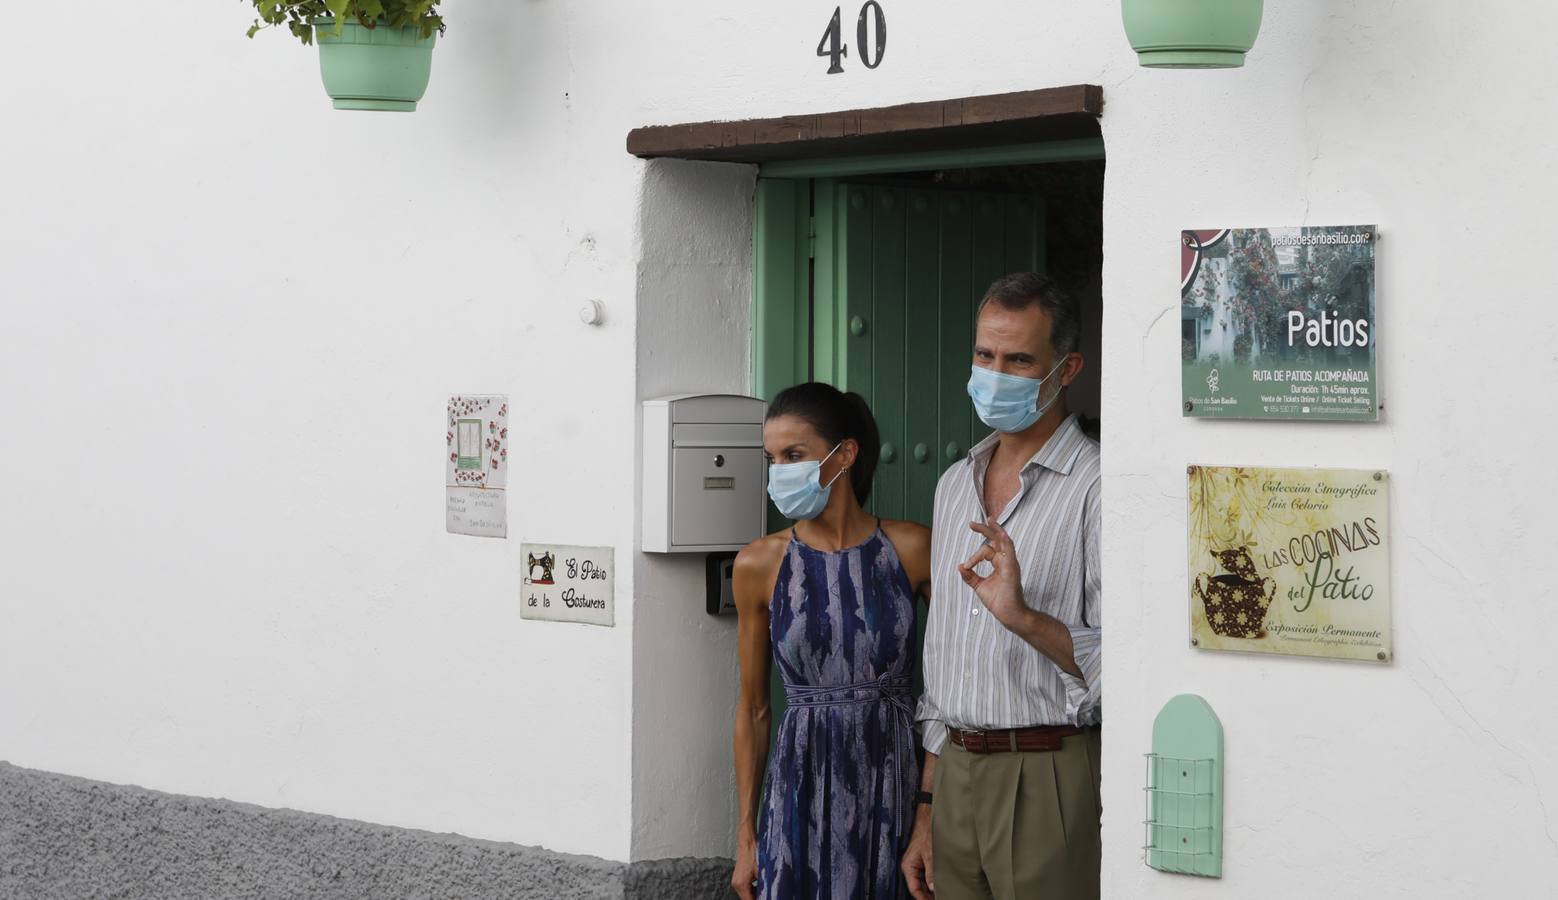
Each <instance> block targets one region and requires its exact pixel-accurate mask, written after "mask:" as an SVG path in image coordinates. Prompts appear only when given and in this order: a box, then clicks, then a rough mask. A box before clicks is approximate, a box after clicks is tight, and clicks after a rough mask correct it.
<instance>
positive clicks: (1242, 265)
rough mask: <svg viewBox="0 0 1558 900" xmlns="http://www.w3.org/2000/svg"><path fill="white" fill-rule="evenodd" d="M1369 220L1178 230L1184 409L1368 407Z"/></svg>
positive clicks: (1292, 412) (1362, 414)
mask: <svg viewBox="0 0 1558 900" xmlns="http://www.w3.org/2000/svg"><path fill="white" fill-rule="evenodd" d="M1377 236H1378V232H1377V229H1376V228H1375V226H1373V225H1346V226H1338V227H1317V226H1305V227H1295V228H1224V229H1209V230H1198V231H1183V232H1180V246H1179V298H1180V302H1179V310H1180V359H1181V374H1182V384H1183V402H1184V414H1185V415H1186V416H1190V417H1206V418H1230V419H1306V420H1319V421H1337V422H1360V421H1368V422H1372V421H1375V420H1376V419H1378V418H1379V383H1378V380H1377V379H1376V377H1375V347H1376V346H1377V344H1378V343H1379V328H1378V322H1377V321H1376V319H1375V316H1374V244H1375V240H1376V238H1377Z"/></svg>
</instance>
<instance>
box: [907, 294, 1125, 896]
mask: <svg viewBox="0 0 1558 900" xmlns="http://www.w3.org/2000/svg"><path fill="white" fill-rule="evenodd" d="M1080 330H1081V328H1080V311H1079V309H1078V305H1077V302H1076V300H1075V299H1073V298H1072V297H1071V296H1070V295H1069V294H1067V293H1066V292H1064V291H1062V290H1061V289H1060V288H1059V287H1058V286H1057V285H1056V284H1055V283H1054V282H1053V281H1051V280H1050V279H1049V278H1046V277H1044V276H1042V275H1036V274H1032V273H1022V274H1016V275H1008V276H1006V277H1004V278H1002V279H1000V280H999V281H997V282H996V283H995V284H993V285H991V286H990V290H989V291H988V292H987V293H986V294H985V297H984V299H983V300H982V301H981V302H980V306H979V313H978V319H977V325H976V328H975V337H974V365H973V373H972V377H971V378H970V379H969V382H968V392H969V395H970V396H971V397H972V398H973V401H974V408H975V410H976V411H977V412H978V414H979V418H980V419H981V420H982V421H983V422H984V423H985V424H986V425H988V426H990V427H991V428H993V429H995V434H992V435H990V437H988V438H986V439H985V440H983V441H981V442H979V443H978V444H977V445H975V446H974V448H973V449H972V450H970V451H969V453H968V456H967V457H966V458H964V459H962V460H960V461H959V462H957V463H956V464H954V465H953V466H952V467H951V468H949V469H948V470H947V471H946V473H945V474H943V475H942V476H941V481H940V482H939V483H938V484H937V485H936V505H935V519H934V523H933V527H932V537H931V542H932V543H931V578H932V592H931V597H932V600H931V604H930V620H929V623H928V624H927V627H926V633H925V655H924V665H925V695H924V697H923V698H922V699H921V701H920V708H919V714H918V718H919V720H920V721H921V723H922V730H923V734H924V744H925V750H926V755H925V768H924V771H923V773H922V777H921V790H920V793H919V794H918V796H917V797H916V813H915V825H914V832H913V836H912V837H911V838H910V841H909V846H908V849H907V850H906V852H905V854H904V860H903V871H904V876H905V877H906V878H907V879H908V881H909V887H910V890H911V892H912V893H913V894H914V896H915V897H916V898H919V900H930V898H931V897H934V898H935V900H972V898H991V897H993V898H996V900H1035V898H1051V897H1053V898H1057V900H1059V898H1064V900H1084V898H1096V897H1097V896H1098V867H1099V857H1100V849H1099V802H1100V801H1099V790H1098V789H1099V780H1098V773H1099V750H1100V743H1099V723H1100V721H1101V716H1100V700H1101V690H1100V687H1101V685H1100V683H1099V673H1100V668H1101V663H1102V658H1101V655H1100V648H1099V638H1100V628H1099V625H1100V619H1099V613H1100V609H1099V606H1100V597H1099V572H1098V568H1099V546H1098V535H1099V497H1098V492H1099V461H1098V445H1097V444H1096V443H1094V442H1093V441H1092V440H1091V439H1089V438H1088V437H1086V436H1085V435H1084V434H1083V433H1082V429H1081V427H1080V425H1079V424H1078V422H1077V419H1076V417H1075V416H1068V415H1067V414H1066V410H1065V404H1064V403H1063V402H1062V395H1063V394H1064V392H1065V388H1066V386H1067V385H1069V384H1070V383H1071V382H1072V381H1073V380H1074V379H1075V378H1076V377H1077V373H1078V372H1080V371H1081V370H1082V364H1083V360H1082V355H1081V353H1080V352H1078V348H1079V347H1080Z"/></svg>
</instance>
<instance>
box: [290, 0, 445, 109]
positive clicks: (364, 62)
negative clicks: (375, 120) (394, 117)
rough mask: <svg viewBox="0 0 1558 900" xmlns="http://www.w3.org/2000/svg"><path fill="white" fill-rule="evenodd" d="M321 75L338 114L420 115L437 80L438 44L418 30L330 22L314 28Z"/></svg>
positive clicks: (320, 22)
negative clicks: (435, 59)
mask: <svg viewBox="0 0 1558 900" xmlns="http://www.w3.org/2000/svg"><path fill="white" fill-rule="evenodd" d="M314 30H315V39H316V40H317V41H318V42H319V74H320V76H322V77H323V78H324V81H325V93H327V94H329V95H330V99H331V100H333V101H335V108H336V109H373V110H388V111H392V112H414V111H415V110H416V108H417V101H418V100H421V99H422V95H423V94H425V93H427V82H428V80H429V79H430V78H431V77H432V74H433V43H434V42H435V41H437V40H438V35H437V34H430V35H428V36H427V37H425V38H424V37H422V35H421V33H420V31H419V30H418V29H416V28H391V27H390V26H389V25H387V24H382V23H381V24H379V25H377V26H375V27H373V28H368V27H365V26H363V25H359V24H358V23H356V22H345V23H343V24H342V27H341V29H340V33H339V34H338V33H337V32H336V27H335V23H334V22H333V21H330V20H329V19H326V20H323V21H316V22H315V23H314Z"/></svg>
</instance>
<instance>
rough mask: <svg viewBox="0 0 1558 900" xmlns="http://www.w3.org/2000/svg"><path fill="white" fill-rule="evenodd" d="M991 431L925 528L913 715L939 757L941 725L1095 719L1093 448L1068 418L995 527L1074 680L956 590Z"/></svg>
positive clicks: (960, 465) (1030, 465) (976, 514)
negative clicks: (922, 622)
mask: <svg viewBox="0 0 1558 900" xmlns="http://www.w3.org/2000/svg"><path fill="white" fill-rule="evenodd" d="M999 439H1000V435H999V434H992V435H990V437H988V438H986V439H985V440H983V441H980V442H979V443H978V444H977V445H975V446H974V448H973V449H972V450H970V451H969V453H968V456H967V457H965V458H964V459H962V460H960V461H958V462H957V463H956V464H955V465H953V466H952V467H951V468H949V469H947V471H946V472H945V473H944V474H943V475H942V476H941V481H940V482H938V483H937V485H936V507H935V519H934V522H933V524H932V529H931V603H930V620H929V622H928V623H927V625H926V630H925V654H924V664H925V695H924V696H923V697H922V698H921V699H920V707H919V713H918V715H917V716H916V718H918V719H919V721H920V727H921V730H922V732H923V736H924V743H925V749H926V750H928V751H930V752H932V753H940V752H941V748H942V745H943V744H945V743H946V741H947V727H948V726H949V725H950V726H952V727H955V728H959V729H962V730H968V731H981V730H987V729H995V728H1026V727H1028V726H1032V725H1094V724H1098V723H1099V722H1100V721H1101V715H1100V713H1101V700H1102V692H1101V685H1100V674H1101V666H1102V661H1103V660H1102V655H1101V652H1100V651H1101V648H1100V630H1101V629H1100V627H1099V625H1100V621H1099V612H1100V610H1099V605H1100V604H1099V572H1098V568H1099V546H1098V527H1099V515H1100V511H1099V498H1098V491H1099V465H1098V444H1097V443H1095V442H1094V441H1093V440H1092V439H1090V438H1088V437H1087V436H1086V435H1084V434H1083V433H1082V428H1081V426H1080V425H1079V424H1078V423H1077V419H1076V417H1075V416H1071V417H1069V418H1067V419H1066V420H1065V421H1064V422H1062V423H1061V425H1060V427H1059V428H1058V429H1056V430H1055V433H1054V434H1053V435H1051V436H1050V439H1049V440H1048V441H1046V442H1045V444H1044V446H1043V448H1041V449H1040V450H1039V452H1037V453H1035V454H1034V455H1033V458H1032V459H1030V460H1028V462H1027V463H1025V464H1024V465H1023V467H1022V471H1021V473H1020V475H1019V478H1020V480H1021V486H1020V487H1019V488H1018V490H1017V494H1016V496H1014V497H1013V498H1012V500H1011V502H1010V503H1008V504H1007V506H1006V509H1005V510H1003V511H1002V512H1001V514H1000V517H999V519H998V521H999V522H1000V523H1001V527H1003V528H1005V529H1006V531H1007V533H1009V534H1010V535H1011V537H1012V541H1013V542H1014V543H1015V544H1016V545H1017V556H1018V562H1019V563H1020V564H1021V566H1022V588H1023V596H1024V597H1025V598H1026V599H1027V601H1028V605H1029V606H1031V607H1033V608H1034V609H1036V610H1039V611H1040V612H1044V613H1048V614H1049V615H1051V616H1054V617H1055V618H1056V619H1059V620H1060V621H1061V623H1062V624H1064V625H1065V626H1066V627H1067V628H1069V629H1070V631H1071V640H1072V644H1073V647H1074V653H1073V655H1074V656H1075V658H1076V662H1077V666H1078V668H1080V669H1081V670H1082V675H1083V677H1082V678H1077V677H1075V676H1073V675H1070V674H1067V673H1066V672H1064V671H1062V670H1061V669H1060V667H1059V666H1057V665H1055V663H1054V662H1053V661H1052V660H1050V659H1049V658H1048V657H1046V656H1044V655H1043V654H1041V653H1040V652H1039V651H1038V650H1035V649H1034V648H1033V647H1032V646H1031V645H1030V644H1028V643H1027V642H1026V641H1024V640H1023V639H1022V638H1020V637H1018V636H1017V635H1015V634H1013V633H1012V632H1010V631H1008V630H1007V629H1006V627H1005V626H1003V625H1002V624H1001V623H1000V622H997V621H996V620H995V617H994V616H992V615H991V614H990V611H989V610H987V609H986V608H985V606H984V603H983V602H981V601H980V599H979V598H978V597H977V596H975V594H974V591H973V589H972V588H970V587H969V586H968V585H966V584H964V583H963V579H962V578H961V577H960V576H959V575H958V570H957V567H958V564H959V563H961V562H963V561H964V560H966V559H968V558H969V557H970V556H972V555H973V554H974V551H975V550H978V549H979V546H980V544H981V543H983V540H984V539H983V538H981V537H980V536H979V535H978V534H977V533H976V532H974V531H973V530H972V529H970V528H969V527H968V523H969V522H972V521H974V520H976V519H977V520H980V521H983V520H984V519H986V518H988V516H987V515H986V514H985V511H984V481H985V472H986V470H987V469H988V468H989V466H990V459H991V457H992V456H993V455H994V453H995V447H996V443H997V442H998V441H999Z"/></svg>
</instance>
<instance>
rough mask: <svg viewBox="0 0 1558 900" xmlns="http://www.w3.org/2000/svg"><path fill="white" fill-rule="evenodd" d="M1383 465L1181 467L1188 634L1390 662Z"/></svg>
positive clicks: (1254, 647)
mask: <svg viewBox="0 0 1558 900" xmlns="http://www.w3.org/2000/svg"><path fill="white" fill-rule="evenodd" d="M1388 484H1389V478H1388V477H1387V476H1386V474H1385V473H1384V472H1376V471H1373V470H1354V469H1267V468H1256V467H1246V466H1238V467H1218V466H1191V467H1190V470H1189V482H1188V497H1189V524H1190V527H1189V547H1190V558H1189V562H1190V565H1189V587H1190V639H1191V643H1193V644H1194V645H1195V646H1197V647H1200V648H1201V649H1203V650H1241V651H1246V652H1252V653H1285V654H1289V655H1293V656H1327V657H1333V658H1338V659H1366V660H1374V661H1378V662H1384V661H1386V660H1388V659H1390V653H1391V650H1390V532H1389V529H1388V513H1389V510H1388V506H1389V504H1388V502H1387V491H1386V486H1387V485H1388Z"/></svg>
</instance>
